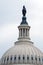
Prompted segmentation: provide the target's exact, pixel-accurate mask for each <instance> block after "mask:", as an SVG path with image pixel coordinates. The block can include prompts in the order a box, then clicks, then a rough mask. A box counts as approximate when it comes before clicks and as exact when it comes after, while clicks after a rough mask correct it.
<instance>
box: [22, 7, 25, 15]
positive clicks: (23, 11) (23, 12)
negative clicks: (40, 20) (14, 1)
mask: <svg viewBox="0 0 43 65" xmlns="http://www.w3.org/2000/svg"><path fill="white" fill-rule="evenodd" d="M22 14H23V16H25V15H26V8H25V6H23V10H22Z"/></svg>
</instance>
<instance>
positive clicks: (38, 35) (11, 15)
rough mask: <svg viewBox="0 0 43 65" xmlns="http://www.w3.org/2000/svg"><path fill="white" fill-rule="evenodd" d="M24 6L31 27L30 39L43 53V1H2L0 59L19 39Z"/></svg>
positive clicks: (0, 9)
mask: <svg viewBox="0 0 43 65" xmlns="http://www.w3.org/2000/svg"><path fill="white" fill-rule="evenodd" d="M23 5H25V7H26V9H27V15H26V17H27V22H28V24H29V25H30V26H31V29H30V38H31V40H32V41H33V42H34V45H35V46H36V47H38V48H39V49H40V50H41V51H42V52H43V0H0V58H1V57H2V55H3V54H4V52H5V51H6V50H7V49H9V48H10V47H11V46H13V45H14V42H15V41H16V40H17V38H18V28H17V27H18V26H19V24H20V23H21V21H22V7H23Z"/></svg>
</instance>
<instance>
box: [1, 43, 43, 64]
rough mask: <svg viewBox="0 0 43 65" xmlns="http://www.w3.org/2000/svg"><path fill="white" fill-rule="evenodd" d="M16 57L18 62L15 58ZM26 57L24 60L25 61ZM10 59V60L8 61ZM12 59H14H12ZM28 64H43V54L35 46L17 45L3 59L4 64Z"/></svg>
mask: <svg viewBox="0 0 43 65" xmlns="http://www.w3.org/2000/svg"><path fill="white" fill-rule="evenodd" d="M15 57H16V61H14V58H15ZM23 57H24V59H23ZM8 58H9V60H7V59H8ZM11 58H12V59H11ZM7 61H9V62H8V63H14V64H15V63H16V64H17V63H20V64H21V63H27V64H30V63H31V64H33V63H35V64H36V63H37V64H39V63H40V64H42V62H43V53H42V52H41V51H40V50H39V49H38V48H36V47H35V46H34V45H33V44H25V45H24V44H18V45H17V44H16V45H15V46H14V47H12V48H10V49H9V50H8V51H7V52H6V53H5V54H4V55H3V57H2V64H3V63H5V64H7Z"/></svg>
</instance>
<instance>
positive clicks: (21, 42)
mask: <svg viewBox="0 0 43 65" xmlns="http://www.w3.org/2000/svg"><path fill="white" fill-rule="evenodd" d="M22 14H23V17H22V22H21V24H20V25H19V26H18V29H19V38H18V41H16V42H15V43H14V46H13V47H11V48H10V49H9V50H8V51H6V52H5V53H4V55H3V56H2V58H1V64H0V65H19V64H20V65H43V53H42V52H41V51H40V50H39V49H38V48H37V47H35V46H34V43H33V42H32V41H31V39H30V37H29V30H30V26H29V25H28V23H27V21H26V8H25V6H23V10H22Z"/></svg>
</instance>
